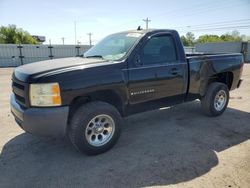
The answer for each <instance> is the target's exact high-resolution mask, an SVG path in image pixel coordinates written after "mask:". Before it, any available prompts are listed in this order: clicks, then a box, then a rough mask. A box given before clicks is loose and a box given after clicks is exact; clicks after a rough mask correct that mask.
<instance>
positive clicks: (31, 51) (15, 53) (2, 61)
mask: <svg viewBox="0 0 250 188" xmlns="http://www.w3.org/2000/svg"><path fill="white" fill-rule="evenodd" d="M90 47H91V46H89V45H79V46H78V45H77V46H75V45H30V44H25V45H16V44H0V67H16V66H20V65H23V64H27V63H32V62H37V61H43V60H49V59H56V58H64V57H77V56H79V55H81V54H82V53H84V52H85V51H87V50H88V49H89V48H90ZM184 49H185V52H186V53H194V52H205V53H235V52H239V53H243V54H244V58H245V61H246V62H250V44H249V43H242V42H223V43H205V44H197V45H196V46H195V47H185V48H184Z"/></svg>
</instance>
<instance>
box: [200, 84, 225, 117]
mask: <svg viewBox="0 0 250 188" xmlns="http://www.w3.org/2000/svg"><path fill="white" fill-rule="evenodd" d="M228 101H229V90H228V87H227V85H225V84H223V83H220V82H214V83H211V84H210V85H209V86H208V90H207V92H206V95H205V96H204V97H203V98H202V99H201V107H202V110H203V112H204V113H205V114H206V115H208V116H219V115H221V114H222V113H223V112H224V111H225V109H226V108H227V105H228Z"/></svg>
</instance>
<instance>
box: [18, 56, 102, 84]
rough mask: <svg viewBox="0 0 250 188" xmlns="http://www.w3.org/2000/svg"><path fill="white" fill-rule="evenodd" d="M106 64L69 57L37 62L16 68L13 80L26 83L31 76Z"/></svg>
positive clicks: (92, 59)
mask: <svg viewBox="0 0 250 188" xmlns="http://www.w3.org/2000/svg"><path fill="white" fill-rule="evenodd" d="M103 63H107V61H106V60H102V59H97V58H81V57H71V58H61V59H54V60H47V61H39V62H36V63H31V64H27V65H23V66H20V67H17V68H16V69H15V71H14V75H15V78H16V79H18V80H20V81H22V82H27V80H28V78H29V77H30V76H33V75H38V74H44V73H49V72H52V71H56V70H60V69H64V68H70V67H75V66H81V65H83V66H84V65H86V66H98V65H99V64H103Z"/></svg>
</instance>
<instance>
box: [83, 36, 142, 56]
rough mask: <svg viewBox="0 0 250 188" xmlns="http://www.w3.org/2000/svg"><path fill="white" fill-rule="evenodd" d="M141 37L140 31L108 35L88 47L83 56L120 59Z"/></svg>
mask: <svg viewBox="0 0 250 188" xmlns="http://www.w3.org/2000/svg"><path fill="white" fill-rule="evenodd" d="M140 37H141V33H135V32H134V33H117V34H113V35H109V36H107V37H105V38H104V39H103V40H101V41H100V42H99V43H98V44H96V45H95V46H93V47H92V48H91V49H89V50H88V51H87V52H86V53H85V54H84V57H87V58H88V57H100V58H103V59H106V60H111V61H115V60H119V59H122V58H123V57H124V56H125V55H126V54H127V53H128V51H129V50H130V48H131V47H132V46H133V45H134V44H135V42H136V41H137V40H139V38H140Z"/></svg>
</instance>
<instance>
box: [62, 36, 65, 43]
mask: <svg viewBox="0 0 250 188" xmlns="http://www.w3.org/2000/svg"><path fill="white" fill-rule="evenodd" d="M64 40H65V38H64V37H62V44H63V45H64Z"/></svg>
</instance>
